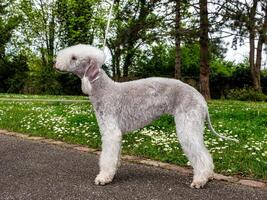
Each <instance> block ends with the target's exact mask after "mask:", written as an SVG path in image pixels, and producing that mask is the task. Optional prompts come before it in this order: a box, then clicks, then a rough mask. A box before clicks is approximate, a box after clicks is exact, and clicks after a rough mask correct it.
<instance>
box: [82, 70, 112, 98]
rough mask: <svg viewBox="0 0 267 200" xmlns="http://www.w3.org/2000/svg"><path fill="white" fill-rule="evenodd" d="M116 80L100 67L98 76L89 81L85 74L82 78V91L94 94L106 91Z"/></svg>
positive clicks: (90, 94)
mask: <svg viewBox="0 0 267 200" xmlns="http://www.w3.org/2000/svg"><path fill="white" fill-rule="evenodd" d="M114 83H115V82H114V81H113V80H112V79H111V78H109V77H108V75H107V74H106V73H105V71H104V70H103V69H100V72H99V75H98V77H97V78H96V79H95V80H93V81H91V82H90V81H89V79H88V77H86V76H84V77H83V78H82V91H83V93H84V94H87V95H89V96H92V95H93V94H96V93H99V94H100V93H105V92H108V88H109V87H114V86H113V84H114Z"/></svg>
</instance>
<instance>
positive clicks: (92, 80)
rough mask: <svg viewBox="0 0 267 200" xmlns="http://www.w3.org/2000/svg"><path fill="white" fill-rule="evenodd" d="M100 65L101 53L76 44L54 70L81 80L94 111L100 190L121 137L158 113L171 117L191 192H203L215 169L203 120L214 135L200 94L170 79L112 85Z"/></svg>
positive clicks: (114, 166) (114, 160) (114, 167)
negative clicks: (188, 165)
mask: <svg viewBox="0 0 267 200" xmlns="http://www.w3.org/2000/svg"><path fill="white" fill-rule="evenodd" d="M104 61H105V54H104V52H103V51H102V50H100V49H98V48H95V47H92V46H89V45H81V44H80V45H76V46H72V47H68V48H66V49H63V50H61V51H59V52H58V55H57V58H56V61H55V65H54V67H55V68H56V69H57V70H60V71H67V72H72V73H74V74H76V75H77V76H79V77H80V78H81V79H82V91H83V92H84V93H85V94H88V95H89V99H90V101H91V103H92V105H93V107H94V109H95V113H96V117H97V121H98V125H99V127H100V131H101V136H102V152H101V156H100V162H99V165H100V172H99V174H98V175H97V177H96V178H95V184H97V185H105V184H107V183H110V182H111V181H112V180H113V177H114V175H115V173H116V170H117V167H118V163H119V160H120V151H121V140H122V134H123V133H127V132H130V131H133V130H136V129H139V128H142V127H144V126H145V125H147V124H149V123H150V122H151V121H153V120H155V119H158V118H159V117H160V116H161V115H162V114H170V115H173V116H174V119H175V123H176V130H177V136H178V139H179V141H180V143H181V146H182V148H183V150H184V153H185V154H186V155H187V157H188V159H189V161H190V163H191V165H192V167H193V168H194V177H193V182H192V184H191V187H193V188H201V187H203V186H204V185H205V184H206V183H207V181H208V180H209V179H210V178H212V176H213V168H214V166H213V161H212V157H211V155H210V154H209V152H208V150H207V149H206V147H205V145H204V142H203V132H204V122H205V121H206V120H207V122H208V126H209V128H210V130H211V131H212V132H213V133H214V134H216V135H218V134H217V133H216V132H215V131H214V129H213V128H212V125H211V122H210V118H209V112H208V107H207V103H206V101H205V99H204V98H203V97H202V95H201V94H200V93H199V92H198V91H197V90H195V89H194V88H193V87H191V86H189V85H187V84H185V83H183V82H181V81H179V80H175V79H167V78H147V79H141V80H136V81H130V82H124V83H118V82H114V81H113V80H111V79H110V78H109V77H108V76H107V75H106V73H105V72H104V71H103V70H102V69H101V66H102V65H103V63H104ZM218 136H219V137H221V138H224V139H230V138H226V137H223V136H220V135H218ZM232 140H234V139H232Z"/></svg>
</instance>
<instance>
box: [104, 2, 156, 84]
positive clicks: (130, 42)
mask: <svg viewBox="0 0 267 200" xmlns="http://www.w3.org/2000/svg"><path fill="white" fill-rule="evenodd" d="M157 2H158V0H153V1H146V0H140V1H137V0H129V1H127V2H126V3H125V4H123V3H122V2H120V1H116V2H115V3H116V4H115V6H114V19H113V20H112V22H113V24H112V27H111V32H112V33H111V35H113V37H111V38H109V39H108V40H107V46H108V48H109V49H110V51H111V56H112V74H113V77H114V79H117V80H118V79H119V78H120V77H121V76H124V77H127V76H128V74H129V68H130V67H131V66H132V64H133V59H134V56H135V54H136V51H137V50H138V48H139V47H140V46H142V45H144V44H145V43H146V42H148V41H149V40H152V39H151V38H156V37H155V33H154V32H153V29H154V28H155V27H157V26H158V25H159V23H160V20H159V19H158V18H157V16H156V15H155V14H154V13H153V10H154V9H155V6H156V5H157Z"/></svg>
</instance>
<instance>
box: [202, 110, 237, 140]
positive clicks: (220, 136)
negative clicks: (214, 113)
mask: <svg viewBox="0 0 267 200" xmlns="http://www.w3.org/2000/svg"><path fill="white" fill-rule="evenodd" d="M206 119H207V122H208V127H209V129H210V131H211V132H212V133H213V134H214V135H216V136H218V137H219V138H222V139H224V140H232V141H235V142H239V140H237V139H235V138H229V137H225V136H223V135H220V134H219V133H217V132H216V131H215V130H214V128H213V126H212V125H211V121H210V115H209V112H208V111H207V117H206Z"/></svg>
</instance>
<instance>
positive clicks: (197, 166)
mask: <svg viewBox="0 0 267 200" xmlns="http://www.w3.org/2000/svg"><path fill="white" fill-rule="evenodd" d="M175 123H176V130H177V135H178V138H179V141H180V144H181V146H182V148H183V151H184V153H185V154H186V156H187V157H188V159H189V161H190V163H191V165H192V167H193V169H194V177H193V182H192V184H191V187H192V188H201V187H203V186H204V185H205V184H206V183H207V181H208V180H209V178H211V177H212V176H213V168H214V166H213V161H212V157H211V155H210V153H209V152H208V150H207V149H206V147H205V145H204V141H203V131H204V121H203V119H202V117H201V116H200V115H198V114H197V113H196V112H191V113H190V112H187V113H178V114H176V116H175Z"/></svg>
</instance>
